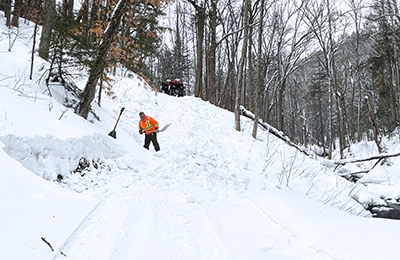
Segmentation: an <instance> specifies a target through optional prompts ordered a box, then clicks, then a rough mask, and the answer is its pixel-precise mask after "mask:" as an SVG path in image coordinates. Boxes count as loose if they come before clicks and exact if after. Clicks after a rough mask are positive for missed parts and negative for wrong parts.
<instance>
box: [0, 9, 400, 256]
mask: <svg viewBox="0 0 400 260" xmlns="http://www.w3.org/2000/svg"><path fill="white" fill-rule="evenodd" d="M0 18H1V19H0V24H1V26H3V25H4V19H3V16H0ZM1 32H2V33H1V36H0V37H1V38H0V71H1V72H0V147H1V148H2V149H0V164H1V165H2V166H3V167H2V170H1V171H0V179H1V180H0V208H1V209H2V210H1V213H0V230H1V232H0V255H1V256H2V257H1V258H2V259H10V260H13V259H15V260H17V259H38V260H39V259H40V260H43V259H79V260H83V259H112V260H120V259H207V260H208V259H278V260H279V259H307V260H309V259H318V260H320V259H381V258H382V259H397V257H396V254H397V250H396V249H397V247H396V246H397V245H396V242H397V241H396V237H397V234H398V233H399V232H400V222H398V221H394V220H386V219H373V218H371V217H370V215H369V213H368V212H367V211H365V210H364V209H363V207H362V206H361V205H360V204H359V203H357V202H356V201H355V200H354V199H353V198H351V197H350V194H351V193H352V192H353V191H354V190H355V189H356V188H357V189H359V186H357V185H355V184H352V183H350V182H348V181H346V180H345V179H343V178H341V177H339V176H338V173H337V172H334V171H333V169H334V166H335V165H334V164H333V163H332V162H330V161H328V160H322V159H318V158H310V157H307V156H305V155H304V154H302V153H300V152H298V151H297V150H295V149H293V148H291V147H289V146H287V145H286V144H285V143H284V142H282V141H281V140H278V139H276V138H275V137H274V136H273V135H271V134H269V133H268V132H266V131H259V135H258V136H257V139H256V140H255V139H253V138H252V137H251V131H252V122H251V121H250V120H248V119H246V118H242V123H243V130H242V131H241V132H237V131H235V128H234V115H233V114H232V113H231V112H229V111H226V110H222V109H220V108H217V107H215V106H213V105H211V104H209V103H208V102H204V101H202V100H200V99H198V98H194V97H190V96H189V97H182V98H175V97H171V96H167V95H165V94H161V93H156V92H154V91H153V90H152V89H151V88H150V87H149V86H148V85H147V84H146V83H145V82H144V81H143V80H141V79H140V78H139V77H137V76H135V75H131V76H130V77H123V76H122V75H126V74H127V73H125V72H119V73H118V75H116V76H115V83H114V87H113V90H114V91H115V95H116V98H115V99H112V98H110V97H107V96H106V95H103V100H102V105H101V107H99V106H98V105H96V104H95V103H93V110H94V113H95V115H96V117H95V116H94V115H91V116H90V118H89V120H84V119H83V118H81V117H79V116H77V115H76V114H75V113H74V112H73V111H72V110H71V109H67V108H65V107H64V106H63V105H62V104H63V100H64V97H65V95H67V94H66V93H65V92H64V90H63V88H62V87H60V86H59V85H57V84H52V85H50V89H47V87H46V86H45V85H44V83H43V81H40V80H39V79H40V78H41V76H42V74H43V73H44V68H46V66H47V64H46V63H45V62H44V61H42V60H40V59H39V58H38V57H36V58H35V59H36V60H35V68H34V77H33V79H32V80H29V66H30V60H29V59H30V49H31V43H30V41H31V39H30V35H31V33H32V28H31V27H29V26H28V25H24V26H23V27H22V28H21V29H20V31H19V35H18V38H17V41H16V42H15V45H14V46H13V48H12V51H11V52H9V51H7V49H8V47H9V45H8V44H9V41H8V29H5V28H4V27H2V28H1ZM76 83H77V85H78V86H83V85H84V83H85V78H84V77H82V78H80V79H77V81H76ZM49 91H50V92H51V93H52V96H49ZM122 107H124V108H125V111H124V113H123V114H122V117H121V120H120V122H119V125H118V127H117V129H116V131H117V138H116V139H113V138H111V137H109V136H108V133H109V132H110V131H111V130H112V128H113V127H114V124H115V122H116V119H117V117H118V114H119V112H120V109H121V108H122ZM140 111H143V112H145V113H146V114H148V115H150V116H152V117H154V118H155V119H156V120H158V122H159V123H160V127H163V126H164V125H166V124H168V123H171V126H170V127H169V128H168V129H167V130H166V131H165V132H163V133H159V134H158V140H159V143H160V146H161V151H160V152H158V153H156V152H155V151H154V149H153V147H151V149H150V150H149V151H147V150H145V149H144V148H143V147H142V146H143V139H144V137H143V136H142V135H140V134H139V133H138V121H139V116H138V114H139V112H140ZM393 147H394V146H393ZM355 150H356V151H360V153H359V154H360V156H362V155H365V154H362V152H363V153H368V154H371V153H374V151H373V144H371V143H363V144H359V146H358V147H357V148H356V149H355ZM82 158H85V159H86V160H87V161H88V162H89V163H88V165H87V167H86V168H84V169H83V170H82V171H77V167H78V164H79V162H80V161H82V160H83V159H82ZM396 165H398V164H396V161H394V163H393V165H392V166H391V167H393V168H391V169H395V168H396ZM348 167H356V166H348ZM349 170H350V169H349ZM380 173H381V174H382V175H383V172H380ZM377 175H378V173H377ZM60 176H62V177H60ZM392 180H397V178H392ZM379 187H382V186H379ZM376 189H377V188H375V190H376ZM382 189H383V188H382ZM385 191H388V189H385ZM391 191H392V192H393V193H394V192H395V189H392V190H391ZM368 192H369V193H370V195H371V196H370V197H369V196H367V195H368ZM393 193H392V194H393ZM377 194H378V193H374V192H373V190H372V189H368V190H366V191H365V192H360V193H359V195H360V196H366V197H365V198H364V200H365V201H367V200H368V199H370V198H373V197H375V196H376V195H377ZM52 249H53V250H54V251H52Z"/></svg>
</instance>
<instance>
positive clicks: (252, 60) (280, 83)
mask: <svg viewBox="0 0 400 260" xmlns="http://www.w3.org/2000/svg"><path fill="white" fill-rule="evenodd" d="M0 10H1V11H3V12H4V15H5V17H6V24H7V26H8V28H9V30H10V34H9V37H10V41H9V42H10V46H9V51H12V45H13V41H15V40H17V36H18V26H19V23H24V22H27V21H31V22H33V23H35V24H36V26H35V29H34V31H33V32H32V37H33V38H34V39H35V40H34V41H33V46H32V58H31V62H32V63H33V62H34V59H33V55H34V53H35V52H38V54H39V56H40V57H41V58H43V59H45V60H47V61H48V64H49V65H48V68H46V70H45V72H44V74H43V80H45V81H46V82H47V83H48V82H50V81H54V80H57V81H60V82H62V83H63V84H64V86H65V87H66V88H68V89H69V90H72V91H75V92H76V94H77V95H76V96H77V97H78V99H77V101H76V102H69V103H70V104H69V105H70V106H73V107H74V109H75V112H76V113H77V114H79V115H81V116H82V117H84V118H87V116H88V114H89V113H90V106H91V102H92V101H93V100H94V98H95V96H96V93H99V94H98V100H97V102H98V103H99V105H100V103H101V95H100V93H101V91H99V90H101V89H103V90H106V93H108V94H109V95H113V91H112V86H113V82H112V80H111V79H110V77H109V75H111V74H112V73H115V71H116V68H124V69H126V71H127V75H129V71H132V72H135V73H137V74H139V75H141V76H142V77H143V78H144V79H145V80H146V81H148V82H149V83H150V84H151V85H152V86H153V88H154V89H155V90H158V89H159V85H160V84H161V81H163V80H165V79H167V78H180V79H183V81H184V82H185V84H186V85H187V86H188V90H187V91H188V93H187V94H189V95H194V96H196V97H199V98H201V99H203V100H205V101H209V102H210V103H211V104H214V105H216V106H218V107H222V108H225V109H227V110H229V111H234V112H235V122H236V129H237V130H241V126H240V120H239V118H240V115H241V114H242V113H243V111H251V113H252V114H253V116H254V122H267V123H268V124H270V125H272V126H273V127H274V128H276V129H277V130H278V131H281V132H282V133H284V134H285V135H286V136H288V137H289V138H290V140H291V141H292V142H293V143H296V144H299V145H302V146H305V147H318V153H319V155H321V156H327V157H328V158H331V157H332V151H333V150H338V151H340V157H341V158H343V157H344V151H345V150H346V149H347V148H348V147H349V145H350V144H352V143H355V142H359V141H361V140H363V139H368V140H374V141H375V143H376V145H377V147H378V151H379V152H385V147H383V146H382V145H381V142H380V140H381V138H382V136H389V137H390V136H391V135H395V134H396V133H397V132H396V129H397V125H398V121H399V119H400V118H399V117H400V115H399V112H400V110H399V109H400V107H399V105H400V104H399V102H400V100H399V97H400V93H399V91H400V68H399V63H400V54H399V46H400V31H399V30H400V27H399V24H400V14H399V4H398V3H397V0H370V1H364V0H343V1H333V0H304V1H297V0H284V1H272V0H186V1H172V0H119V1H117V0H106V1H104V0H83V1H80V2H78V1H74V0H63V1H55V0H0ZM11 32H12V33H11ZM36 42H38V44H36ZM36 45H37V46H36ZM72 68H74V69H72ZM76 68H79V69H80V71H82V75H75V74H74V73H76V72H74V73H71V71H77V69H76ZM82 76H84V77H87V82H86V85H85V87H84V89H83V90H80V89H78V88H76V86H75V85H74V80H73V78H74V77H82ZM257 127H258V123H255V124H254V129H253V136H256V134H257Z"/></svg>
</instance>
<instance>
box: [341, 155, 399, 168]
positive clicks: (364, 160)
mask: <svg viewBox="0 0 400 260" xmlns="http://www.w3.org/2000/svg"><path fill="white" fill-rule="evenodd" d="M399 155H400V152H397V153H380V154H378V155H372V156H369V157H365V158H348V159H341V160H337V161H334V163H335V164H338V165H345V164H346V163H357V162H366V161H371V160H376V159H381V160H382V159H385V158H389V157H396V156H399Z"/></svg>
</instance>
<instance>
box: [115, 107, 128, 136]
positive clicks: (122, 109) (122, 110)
mask: <svg viewBox="0 0 400 260" xmlns="http://www.w3.org/2000/svg"><path fill="white" fill-rule="evenodd" d="M124 110H125V108H124V107H123V108H121V112H119V116H118V119H117V122H116V123H115V126H114V131H115V128H117V125H118V122H119V119H120V118H121V115H122V112H124Z"/></svg>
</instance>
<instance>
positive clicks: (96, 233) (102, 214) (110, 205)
mask: <svg viewBox="0 0 400 260" xmlns="http://www.w3.org/2000/svg"><path fill="white" fill-rule="evenodd" d="M130 201H131V195H130V193H129V190H128V189H125V190H121V191H119V192H115V193H112V194H110V195H108V196H106V197H105V198H104V199H103V200H102V201H101V202H100V203H99V204H98V205H97V206H96V207H95V208H94V209H93V210H92V211H91V212H90V213H89V215H88V216H86V218H85V219H84V220H83V221H82V222H81V224H80V225H79V226H78V227H77V229H76V230H75V231H74V232H73V233H72V234H71V236H70V237H69V238H68V240H67V241H66V242H65V243H64V245H63V246H62V247H61V248H60V251H61V252H63V253H64V254H65V255H66V256H67V259H77V260H78V259H79V260H86V259H87V260H92V259H96V260H101V259H104V260H106V259H107V260H109V259H110V255H111V252H112V245H113V241H114V239H115V237H116V235H117V233H118V231H119V230H120V227H121V225H122V224H123V221H124V219H125V216H126V214H127V211H128V209H129V205H130ZM53 259H54V260H56V259H65V256H63V255H62V254H61V253H60V252H58V253H57V255H56V256H55V257H54V258H53Z"/></svg>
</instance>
